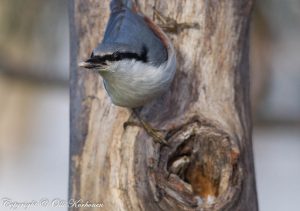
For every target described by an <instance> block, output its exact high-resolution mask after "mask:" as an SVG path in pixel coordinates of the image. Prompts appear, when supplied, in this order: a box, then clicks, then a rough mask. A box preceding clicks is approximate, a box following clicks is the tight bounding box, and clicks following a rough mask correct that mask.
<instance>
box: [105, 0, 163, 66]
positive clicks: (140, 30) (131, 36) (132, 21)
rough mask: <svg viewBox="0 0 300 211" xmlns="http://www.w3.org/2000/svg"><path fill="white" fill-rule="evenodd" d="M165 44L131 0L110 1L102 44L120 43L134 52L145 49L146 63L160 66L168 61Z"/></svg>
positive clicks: (156, 29)
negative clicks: (109, 10)
mask: <svg viewBox="0 0 300 211" xmlns="http://www.w3.org/2000/svg"><path fill="white" fill-rule="evenodd" d="M124 2H125V3H126V4H125V3H124ZM130 3H131V4H130ZM128 5H130V6H131V7H128ZM166 42H167V40H166V39H164V34H163V32H162V31H161V30H160V28H159V27H158V26H157V25H155V24H154V23H153V22H152V21H151V20H150V19H149V18H147V17H145V16H143V15H142V14H140V13H139V12H138V10H137V7H135V6H133V4H132V2H131V0H113V1H112V3H111V15H110V18H109V22H108V25H107V28H106V31H105V34H104V38H103V41H102V43H104V44H105V43H121V44H123V45H128V46H130V48H131V49H135V50H134V51H136V52H143V51H144V50H145V48H146V51H147V59H148V61H149V62H151V63H153V64H154V65H160V64H162V63H164V62H165V61H166V60H167V59H168V53H167V48H166V45H167V44H166Z"/></svg>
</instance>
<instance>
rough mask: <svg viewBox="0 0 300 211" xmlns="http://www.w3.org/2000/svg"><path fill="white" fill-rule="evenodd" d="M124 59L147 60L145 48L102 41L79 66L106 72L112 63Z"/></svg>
mask: <svg viewBox="0 0 300 211" xmlns="http://www.w3.org/2000/svg"><path fill="white" fill-rule="evenodd" d="M124 60H135V61H140V62H144V63H146V62H147V48H146V47H142V49H136V48H135V47H134V46H128V45H126V44H122V43H102V44H100V45H99V46H98V47H97V48H95V49H94V50H93V52H92V54H91V56H90V58H89V59H87V60H86V61H84V62H80V63H79V66H80V67H84V68H87V69H92V70H94V71H96V72H99V73H100V74H102V73H108V72H110V71H111V69H112V68H110V67H111V66H112V65H113V64H114V63H116V62H120V61H124Z"/></svg>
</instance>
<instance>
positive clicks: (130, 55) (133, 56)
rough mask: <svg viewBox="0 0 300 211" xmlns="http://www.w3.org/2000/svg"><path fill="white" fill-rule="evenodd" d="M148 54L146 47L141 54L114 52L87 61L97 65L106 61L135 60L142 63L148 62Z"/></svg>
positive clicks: (92, 57)
mask: <svg viewBox="0 0 300 211" xmlns="http://www.w3.org/2000/svg"><path fill="white" fill-rule="evenodd" d="M147 53H148V50H147V48H146V46H143V49H142V52H141V54H140V55H139V54H137V53H132V52H114V53H113V54H108V55H104V56H93V55H92V56H91V58H90V59H88V60H87V62H92V63H97V64H103V63H105V62H106V61H120V60H123V59H135V60H137V61H141V62H144V63H145V62H147V60H148V59H147Z"/></svg>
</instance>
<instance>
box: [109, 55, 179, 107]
mask: <svg viewBox="0 0 300 211" xmlns="http://www.w3.org/2000/svg"><path fill="white" fill-rule="evenodd" d="M175 66H176V62H174V64H173V65H170V64H169V62H165V63H163V64H162V65H160V66H158V67H155V66H152V65H149V64H146V63H142V62H139V61H134V60H126V61H120V62H116V63H114V64H112V66H111V67H110V71H109V72H108V73H106V74H105V75H103V79H104V86H105V89H106V91H107V93H108V95H109V96H110V98H111V100H112V102H113V103H114V104H115V105H118V106H122V107H129V108H135V107H140V106H143V105H145V104H146V103H148V102H150V101H151V100H153V99H155V98H157V97H159V96H160V95H161V94H163V93H164V92H165V91H166V90H167V89H168V88H169V87H170V84H171V82H172V80H173V77H174V74H175V69H176V68H175Z"/></svg>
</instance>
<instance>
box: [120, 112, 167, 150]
mask: <svg viewBox="0 0 300 211" xmlns="http://www.w3.org/2000/svg"><path fill="white" fill-rule="evenodd" d="M128 126H137V127H142V128H144V130H145V131H146V133H147V134H148V135H149V136H151V137H152V138H153V139H154V141H155V142H157V143H160V144H163V145H169V144H168V142H167V141H166V140H165V138H164V135H163V134H164V133H165V132H166V131H165V130H161V129H157V128H154V127H152V126H151V125H150V124H148V123H146V122H145V121H143V120H141V119H139V120H138V121H135V120H134V118H132V117H131V118H130V119H129V120H128V121H126V122H125V123H124V124H123V128H124V130H125V129H126V128H127V127H128Z"/></svg>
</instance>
